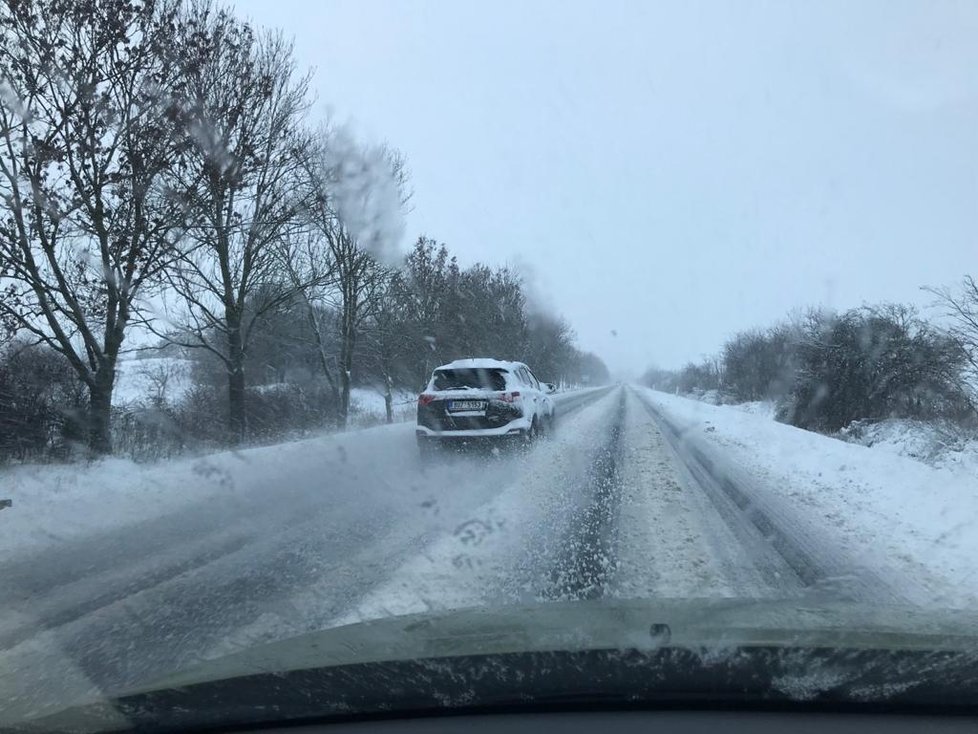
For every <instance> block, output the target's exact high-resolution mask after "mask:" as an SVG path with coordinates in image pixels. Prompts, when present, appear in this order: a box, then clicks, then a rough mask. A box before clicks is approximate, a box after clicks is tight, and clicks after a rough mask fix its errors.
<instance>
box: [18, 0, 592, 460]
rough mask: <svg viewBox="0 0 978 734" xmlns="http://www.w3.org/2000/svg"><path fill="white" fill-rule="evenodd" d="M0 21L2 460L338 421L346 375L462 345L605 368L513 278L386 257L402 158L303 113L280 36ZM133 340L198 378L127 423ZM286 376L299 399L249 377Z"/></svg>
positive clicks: (405, 180) (87, 16) (346, 399)
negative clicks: (296, 372) (298, 374)
mask: <svg viewBox="0 0 978 734" xmlns="http://www.w3.org/2000/svg"><path fill="white" fill-rule="evenodd" d="M0 27H2V28H3V32H2V33H0V401H3V402H0V433H2V435H0V452H7V453H6V455H12V454H17V455H29V454H32V452H33V453H36V452H38V451H53V450H54V448H53V447H55V446H65V447H73V446H78V445H84V446H85V447H87V451H88V452H90V453H92V454H104V453H109V452H111V451H112V450H113V444H114V443H115V444H116V445H119V443H120V441H121V442H122V443H123V444H125V447H126V448H127V449H128V447H129V445H130V444H131V443H132V442H133V441H134V440H135V439H134V438H133V437H134V436H136V435H142V434H143V433H145V435H146V436H147V439H146V440H147V441H152V440H154V438H153V437H154V436H156V437H160V436H169V435H174V436H177V435H184V436H186V437H188V439H193V438H194V436H195V435H198V434H195V433H194V431H197V432H198V433H199V434H200V435H203V434H206V435H207V436H208V437H209V440H213V442H214V443H215V444H217V445H234V444H240V443H241V442H243V441H246V440H251V439H264V438H267V437H271V436H277V435H284V434H285V433H287V432H288V431H290V430H302V429H305V428H307V427H313V426H317V425H324V424H326V423H329V424H332V425H340V426H343V425H345V424H346V422H347V420H348V416H349V411H350V390H351V387H352V386H353V384H354V382H356V381H361V382H377V383H380V384H382V385H384V386H386V393H387V395H388V400H389V396H390V392H391V388H393V387H395V386H399V385H403V386H408V385H410V386H417V385H418V384H419V383H420V381H421V380H422V379H423V375H424V373H425V371H426V370H428V369H430V367H431V366H432V365H434V364H435V363H436V362H438V361H439V360H442V359H447V358H450V357H454V356H464V355H468V354H491V355H494V356H498V357H519V358H523V359H525V360H526V361H528V362H530V363H531V364H533V366H534V368H535V369H537V370H538V371H539V372H540V374H541V375H543V376H547V377H550V378H551V379H554V380H561V379H562V380H566V381H569V382H580V381H584V380H592V381H600V380H603V379H605V372H604V370H603V365H601V364H600V360H597V359H596V358H595V357H593V355H586V354H581V353H580V352H578V351H577V350H576V349H575V348H574V346H573V335H572V333H571V331H570V329H569V328H568V327H567V325H566V324H565V323H563V322H562V321H561V320H560V319H557V318H554V317H552V316H548V315H545V314H539V313H535V312H534V311H533V309H531V308H529V307H528V306H527V303H526V298H525V293H524V291H523V288H522V284H521V283H520V279H519V277H518V275H517V274H516V273H514V272H512V271H510V270H508V269H506V268H493V267H489V266H485V265H475V266H472V267H467V268H460V267H459V266H458V264H457V263H456V262H455V260H454V259H453V258H452V257H451V256H450V255H449V254H448V252H447V249H446V248H444V247H443V246H441V245H436V244H435V243H434V242H432V241H429V240H427V239H424V238H422V240H421V241H420V242H419V243H418V245H417V246H416V247H415V248H414V250H413V251H412V252H411V254H410V256H409V257H408V258H407V260H406V261H404V260H403V258H399V257H398V256H397V255H396V253H395V252H394V250H395V248H396V245H397V243H398V242H399V241H400V240H401V238H402V235H403V227H404V214H405V212H406V210H407V208H408V206H409V201H410V198H411V197H410V190H409V174H408V171H407V166H406V162H405V161H404V159H403V157H402V156H401V155H400V153H399V152H398V151H397V150H395V149H393V148H390V147H389V146H386V145H381V146H364V145H361V144H358V143H357V142H356V141H354V140H353V139H352V138H351V137H350V136H349V135H348V134H347V133H346V132H345V131H344V130H342V129H336V128H334V127H331V126H330V125H329V124H328V123H324V122H322V121H316V120H312V119H310V114H309V108H310V93H309V76H308V74H304V73H301V72H299V71H298V70H297V69H296V67H295V61H294V58H293V54H292V47H291V44H290V43H289V42H288V41H287V40H286V39H284V38H283V37H282V36H281V34H278V33H275V32H264V31H259V30H256V29H254V28H252V27H251V26H250V25H249V24H247V23H245V22H243V21H241V20H240V19H238V18H236V17H235V16H234V14H233V13H232V12H230V11H228V10H226V9H223V8H220V7H218V6H216V5H214V4H212V3H211V2H209V1H208V0H157V1H156V2H110V1H109V0H50V1H49V2H30V1H27V2H24V1H16V2H15V1H14V0H5V1H4V2H2V3H0ZM149 334H154V335H155V339H156V340H157V341H156V346H158V347H160V348H165V349H168V350H170V352H169V353H170V354H180V355H182V356H186V355H193V356H194V360H195V362H197V363H199V365H200V367H199V369H198V370H196V372H197V376H198V378H199V380H198V384H197V386H196V387H195V388H194V391H195V393H196V394H195V395H194V398H195V401H196V402H194V403H190V404H188V405H186V406H183V407H182V408H180V409H178V408H177V406H173V405H164V404H162V403H161V404H159V405H156V406H150V407H151V409H152V410H155V411H156V412H155V413H154V414H153V415H147V416H143V418H141V419H140V422H139V423H138V424H137V423H134V422H133V417H132V416H119V415H118V414H117V411H114V410H113V391H114V389H115V387H116V384H117V373H118V366H119V362H120V358H121V357H122V356H124V355H125V354H126V352H127V351H128V350H132V349H133V348H134V347H137V346H145V345H146V344H148V343H150V341H149V340H148V338H147V335H149ZM174 350H175V351H174ZM296 365H303V366H304V368H305V369H306V370H307V371H308V379H307V380H306V382H305V383H303V384H302V385H301V390H302V391H303V392H302V393H301V394H300V393H298V392H296V391H298V390H299V389H300V388H299V387H295V388H294V390H293V388H288V389H286V388H284V387H282V384H286V383H288V384H298V383H295V382H294V381H293V382H290V380H284V381H283V382H282V383H281V384H279V386H278V387H276V388H274V389H271V388H268V387H267V386H268V381H269V380H270V379H273V376H274V375H276V374H277V375H278V376H279V377H282V376H283V375H286V374H287V373H289V372H290V371H291V370H293V369H294V367H295V366H296ZM29 373H30V374H29ZM31 375H33V377H32V376H31ZM45 375H47V376H49V377H50V379H47V378H45V377H44V376H45ZM25 382H26V383H30V384H25ZM300 382H301V381H300ZM289 390H293V392H292V393H289ZM194 406H198V411H197V412H198V413H199V414H195V411H194V409H193V408H194ZM200 406H203V407H200ZM204 409H206V410H207V411H209V412H206V413H204V412H202V411H203V410H204ZM218 417H220V418H219V419H218ZM4 447H10V448H9V450H8V449H7V448H4ZM31 447H33V448H31Z"/></svg>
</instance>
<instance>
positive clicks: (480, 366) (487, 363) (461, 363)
mask: <svg viewBox="0 0 978 734" xmlns="http://www.w3.org/2000/svg"><path fill="white" fill-rule="evenodd" d="M525 366H526V365H524V364H523V363H522V362H505V361H503V360H501V359H491V358H489V357H476V358H470V359H456V360H455V361H454V362H449V363H448V364H443V365H441V366H440V367H435V370H464V369H469V370H515V369H519V368H520V367H525Z"/></svg>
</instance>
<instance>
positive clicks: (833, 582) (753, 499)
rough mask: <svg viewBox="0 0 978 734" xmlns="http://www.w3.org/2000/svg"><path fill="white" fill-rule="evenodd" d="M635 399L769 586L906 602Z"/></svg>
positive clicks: (784, 589)
mask: <svg viewBox="0 0 978 734" xmlns="http://www.w3.org/2000/svg"><path fill="white" fill-rule="evenodd" d="M639 399H640V402H641V403H642V405H643V406H644V407H645V409H646V410H647V411H648V412H649V414H650V415H651V416H652V418H653V419H654V420H655V422H656V424H657V425H658V426H659V428H660V430H661V431H662V434H663V436H665V438H666V440H667V441H668V442H669V444H670V445H671V446H672V448H673V450H674V451H675V453H676V455H677V457H678V458H679V460H680V461H681V462H682V464H683V465H684V466H685V468H686V470H687V471H688V472H689V474H690V475H691V477H692V478H693V479H694V480H695V481H696V483H697V484H698V485H699V487H700V488H701V489H702V491H703V493H704V494H705V495H706V496H707V497H708V498H709V500H710V502H711V503H712V504H713V506H714V508H715V509H716V510H717V512H718V513H719V514H720V515H721V517H722V518H723V519H724V520H725V522H726V523H727V525H728V526H729V527H730V529H731V530H732V531H733V532H734V533H735V534H736V535H737V537H738V539H739V540H740V541H741V543H742V544H743V545H744V547H745V548H746V549H747V550H748V551H749V553H750V557H751V559H752V561H753V563H754V565H755V566H756V568H757V570H758V571H759V572H760V573H761V575H762V576H763V577H764V579H765V580H766V582H767V583H768V584H769V585H770V586H771V588H772V589H778V590H781V591H783V592H786V593H788V594H791V593H792V592H793V591H794V592H795V593H797V591H798V590H801V591H805V592H807V594H808V595H810V596H817V595H820V594H822V595H827V596H830V597H833V598H836V599H839V598H844V599H850V600H854V601H855V600H866V601H886V602H894V601H904V600H903V599H902V598H901V597H900V595H898V594H897V593H896V592H895V591H894V590H893V588H892V587H891V586H890V585H889V584H887V583H886V582H885V581H884V580H883V579H882V578H880V577H879V576H878V575H877V574H876V573H874V572H873V571H871V570H870V569H866V568H861V567H860V566H859V564H858V563H854V562H852V560H851V559H846V558H843V557H841V556H840V555H839V554H838V552H837V551H836V549H834V548H830V547H826V546H825V545H824V543H820V542H819V540H818V539H816V538H811V537H808V536H806V535H805V534H803V533H802V532H801V531H799V530H798V529H797V528H793V527H792V524H791V523H790V522H789V520H788V518H786V517H784V516H783V514H782V513H778V512H776V511H774V509H773V508H772V507H770V506H768V504H767V503H763V502H761V501H759V498H758V497H757V491H756V490H755V489H752V488H751V487H750V484H749V482H748V481H747V480H746V479H744V478H743V477H739V476H738V475H737V474H736V473H734V472H733V471H732V469H731V468H730V467H723V466H721V465H720V463H718V458H717V457H714V456H711V455H710V454H709V453H708V452H707V451H705V450H704V448H703V447H702V446H701V445H700V444H701V443H702V442H701V441H697V440H695V439H694V438H692V437H690V436H687V435H685V434H684V432H683V431H682V430H681V429H679V428H678V427H677V426H675V425H673V424H672V423H671V422H670V421H669V420H668V419H667V418H666V417H665V416H663V415H662V414H661V413H660V412H659V411H658V410H657V409H656V408H655V407H654V406H653V405H652V404H651V403H650V402H649V401H648V400H647V399H646V398H645V396H643V395H641V394H639Z"/></svg>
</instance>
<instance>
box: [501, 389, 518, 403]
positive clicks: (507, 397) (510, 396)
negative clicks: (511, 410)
mask: <svg viewBox="0 0 978 734" xmlns="http://www.w3.org/2000/svg"><path fill="white" fill-rule="evenodd" d="M519 396H520V394H519V392H518V391H517V392H504V393H503V394H502V396H501V397H500V398H499V399H500V400H502V401H503V402H504V403H512V402H515V401H516V398H518V397H519Z"/></svg>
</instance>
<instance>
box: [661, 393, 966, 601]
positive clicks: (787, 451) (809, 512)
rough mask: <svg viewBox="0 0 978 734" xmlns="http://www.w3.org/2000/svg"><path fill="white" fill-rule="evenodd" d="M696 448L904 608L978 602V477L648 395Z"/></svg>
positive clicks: (728, 410)
mask: <svg viewBox="0 0 978 734" xmlns="http://www.w3.org/2000/svg"><path fill="white" fill-rule="evenodd" d="M642 393H643V394H644V395H645V396H646V397H647V399H648V400H650V401H651V402H652V403H653V404H654V406H655V407H656V408H657V410H658V411H659V412H660V413H661V415H662V416H663V417H665V418H666V419H667V420H668V421H669V422H670V423H671V424H672V425H674V426H675V427H676V428H677V429H678V430H679V432H680V434H681V437H682V440H683V442H684V443H685V444H687V445H688V446H691V447H696V448H699V449H701V450H702V451H704V452H706V453H707V455H708V456H709V457H710V460H711V461H712V462H714V464H715V468H717V469H718V470H719V471H721V472H725V473H727V474H729V475H730V476H731V477H735V478H738V479H739V480H740V481H742V482H744V483H745V484H747V485H748V486H749V487H750V488H751V491H752V492H753V493H754V496H753V497H752V498H751V499H752V501H753V502H756V503H758V504H760V505H764V506H767V507H768V508H769V510H770V511H771V512H772V513H773V514H775V515H776V516H780V517H788V518H790V519H791V521H792V522H794V523H796V524H797V526H798V527H799V528H805V529H807V530H808V531H810V532H811V533H812V534H813V536H814V537H817V538H819V539H820V542H821V543H822V544H824V545H825V546H826V547H834V548H837V549H839V552H840V553H842V554H844V555H845V556H846V557H848V558H850V559H859V563H860V564H861V565H865V566H869V567H872V568H874V569H876V571H877V572H878V573H879V574H880V575H881V576H882V577H884V578H883V580H884V581H885V582H886V583H888V584H890V586H891V587H892V588H893V589H894V590H895V592H896V593H897V594H899V595H901V596H902V597H904V600H906V601H912V602H914V603H920V604H934V605H937V606H957V607H969V606H974V605H975V604H976V603H978V573H976V572H975V558H978V474H976V473H975V472H974V471H973V470H970V469H968V468H962V467H951V468H935V467H932V466H929V465H927V464H925V463H923V462H922V461H920V460H917V459H913V458H909V457H907V456H901V455H899V453H898V452H896V451H891V450H886V449H885V448H877V447H873V448H868V447H866V446H860V445H855V444H851V443H846V442H844V441H840V440H838V439H835V438H830V437H827V436H822V435H819V434H816V433H812V432H809V431H804V430H801V429H798V428H794V427H792V426H787V425H783V424H780V423H776V422H774V421H772V420H770V418H769V417H767V415H765V414H764V412H763V411H762V412H761V414H759V415H758V414H755V413H752V412H749V411H745V410H740V409H738V408H737V407H734V406H712V405H706V404H704V403H702V402H699V401H695V400H689V399H685V398H681V397H676V396H673V395H666V394H664V393H659V392H653V391H651V390H647V389H644V388H643V389H642Z"/></svg>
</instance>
